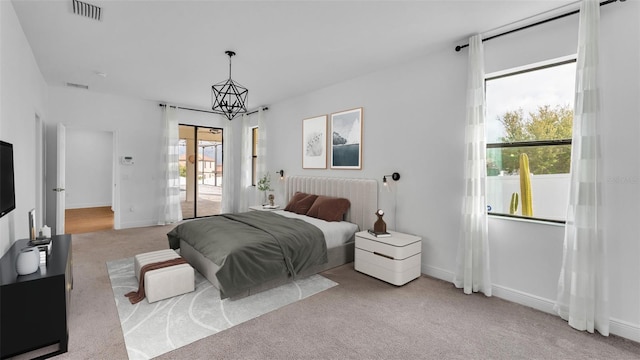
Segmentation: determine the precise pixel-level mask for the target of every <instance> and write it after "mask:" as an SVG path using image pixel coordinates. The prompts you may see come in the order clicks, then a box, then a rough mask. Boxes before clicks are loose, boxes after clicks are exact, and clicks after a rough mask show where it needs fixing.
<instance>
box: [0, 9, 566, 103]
mask: <svg viewBox="0 0 640 360" xmlns="http://www.w3.org/2000/svg"><path fill="white" fill-rule="evenodd" d="M0 1H4V0H0ZM86 2H89V3H91V4H94V5H97V6H100V7H102V11H103V17H102V20H101V21H96V20H92V19H89V18H85V17H81V16H79V15H75V14H73V12H72V5H71V3H72V2H71V0H64V1H63V0H56V1H52V0H46V1H33V0H13V1H12V3H13V6H14V8H15V10H16V13H17V14H18V18H19V20H20V23H21V24H22V28H23V29H24V32H25V34H26V36H27V39H28V41H29V43H30V44H31V48H32V49H33V52H34V54H35V57H36V61H37V62H38V65H39V67H40V70H41V71H42V74H43V76H44V78H45V80H46V81H47V83H48V84H49V85H52V86H64V84H65V83H68V82H70V83H78V84H85V85H88V86H89V89H90V91H97V92H106V93H115V94H121V95H125V96H134V97H140V98H144V99H149V100H157V101H162V102H169V103H171V104H176V105H182V106H189V107H193V108H198V109H207V108H210V106H211V95H210V91H211V85H212V84H214V83H217V82H220V81H223V80H225V79H226V78H227V77H228V72H229V65H228V57H227V55H225V53H224V52H225V50H234V51H235V52H236V53H237V55H236V56H235V57H233V67H232V78H233V80H234V81H237V82H239V83H240V84H242V85H243V86H245V87H247V88H248V89H249V101H248V107H249V108H250V109H253V108H256V107H258V106H262V105H269V104H273V103H275V102H278V101H281V100H284V99H287V98H290V97H292V96H296V95H298V94H303V93H307V92H310V91H313V90H316V89H319V88H322V87H325V86H328V85H331V84H334V83H338V82H341V81H345V80H348V79H351V78H354V77H357V76H360V75H363V74H366V73H370V72H374V71H376V70H378V69H383V68H387V67H391V66H402V64H403V63H405V62H408V61H411V60H413V59H416V58H417V57H420V56H424V55H427V54H428V53H429V52H432V51H438V50H441V49H443V48H447V49H449V48H450V49H451V51H452V52H453V51H454V47H455V45H457V44H459V43H461V42H462V43H466V41H465V39H467V38H468V37H469V36H470V35H472V34H474V33H477V32H487V31H490V30H492V29H496V28H498V27H501V26H504V25H507V24H510V23H513V22H515V21H519V20H522V19H525V18H528V17H530V16H532V15H535V14H539V13H542V12H546V11H550V10H553V9H558V8H560V7H562V6H565V5H567V4H572V3H575V1H574V0H549V1H545V0H508V1H507V0H491V1H489V0H484V1H483V0H469V1H462V0H449V1H443V0H439V1H438V0H430V1H427V0H423V1H415V0H414V1H398V0H388V1H371V0H360V1H331V0H323V1H267V0H262V1H211V0H210V1H203V0H201V1H160V0H158V1H151V0H147V1H131V0H129V1H105V0H101V1H98V0H87V1H86ZM461 56H464V55H462V54H461ZM425 66H428V64H425ZM98 73H104V74H106V77H104V76H100V75H99V74H98Z"/></svg>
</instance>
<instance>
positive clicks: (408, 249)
mask: <svg viewBox="0 0 640 360" xmlns="http://www.w3.org/2000/svg"><path fill="white" fill-rule="evenodd" d="M390 240H391V238H380V239H379V240H372V239H368V238H364V237H361V236H356V248H357V249H362V250H366V251H368V252H371V253H378V254H381V255H383V256H385V257H387V258H390V259H395V260H402V259H406V258H408V257H410V256H413V255H415V254H419V253H420V252H421V251H422V241H421V240H420V238H418V237H416V239H415V240H414V241H413V242H401V243H400V244H397V243H396V244H393V243H391V242H390Z"/></svg>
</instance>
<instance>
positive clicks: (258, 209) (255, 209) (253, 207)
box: [249, 205, 280, 211]
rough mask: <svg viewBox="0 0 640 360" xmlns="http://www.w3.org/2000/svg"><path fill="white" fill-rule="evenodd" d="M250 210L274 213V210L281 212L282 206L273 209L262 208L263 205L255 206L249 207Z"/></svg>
mask: <svg viewBox="0 0 640 360" xmlns="http://www.w3.org/2000/svg"><path fill="white" fill-rule="evenodd" d="M249 210H253V211H274V210H280V206H279V205H276V207H275V208H271V207H266V208H265V207H262V205H253V206H249Z"/></svg>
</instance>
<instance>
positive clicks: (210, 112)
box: [158, 104, 269, 115]
mask: <svg viewBox="0 0 640 360" xmlns="http://www.w3.org/2000/svg"><path fill="white" fill-rule="evenodd" d="M158 106H161V107H165V106H167V104H158ZM168 106H169V107H172V108H174V109H180V110H189V111H198V112H203V113H208V114H216V113H214V112H213V111H208V110H200V109H192V108H187V107H182V106H174V105H168ZM262 110H263V111H266V110H269V108H268V107H266V106H265V107H263V108H262ZM258 111H260V109H256V110H253V111H249V112H248V113H246V114H247V115H251V114H255V113H257V112H258Z"/></svg>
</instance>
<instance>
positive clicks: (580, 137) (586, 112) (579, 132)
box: [555, 0, 609, 336]
mask: <svg viewBox="0 0 640 360" xmlns="http://www.w3.org/2000/svg"><path fill="white" fill-rule="evenodd" d="M599 22H600V4H599V3H598V1H597V0H583V2H582V4H581V8H580V26H579V30H578V34H579V35H578V63H577V68H576V96H575V108H574V115H573V140H572V147H571V183H570V188H569V190H570V191H569V207H568V210H567V222H566V225H565V235H564V249H563V250H564V251H563V259H562V268H561V271H560V278H559V280H558V299H557V301H556V304H555V310H556V311H557V312H558V314H559V315H560V316H561V317H562V318H563V319H565V320H568V322H569V325H570V326H572V327H574V328H576V329H578V330H587V331H588V332H591V333H593V332H594V330H598V332H600V333H601V334H602V335H605V336H606V335H609V296H608V274H607V264H606V256H607V255H606V244H605V240H604V237H603V236H602V226H601V216H600V209H601V206H602V202H601V194H600V189H601V179H602V172H601V169H602V158H601V154H600V143H599V142H600V135H599V133H598V117H599V112H600V104H599V97H600V96H599V90H598V81H597V78H598V76H597V72H598V71H597V70H598V34H599V31H598V27H599Z"/></svg>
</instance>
